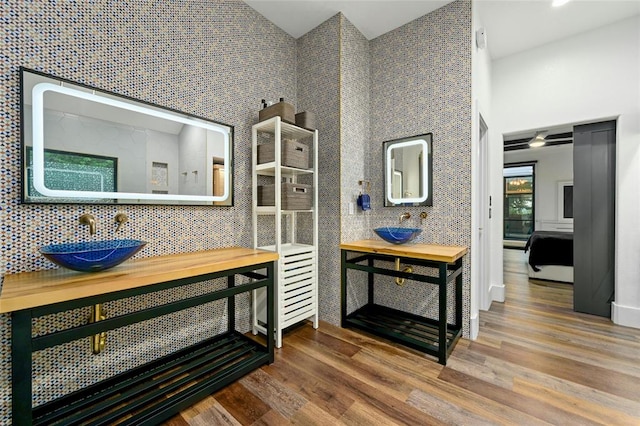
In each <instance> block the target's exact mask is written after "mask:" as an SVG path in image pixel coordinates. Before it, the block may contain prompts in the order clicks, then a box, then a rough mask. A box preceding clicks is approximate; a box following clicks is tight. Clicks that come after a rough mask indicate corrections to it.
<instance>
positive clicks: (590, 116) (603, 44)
mask: <svg viewBox="0 0 640 426" xmlns="http://www.w3.org/2000/svg"><path fill="white" fill-rule="evenodd" d="M492 71H493V75H492V84H493V92H492V101H493V102H492V117H493V125H494V129H495V130H496V131H498V132H499V134H505V133H515V132H517V131H523V130H532V129H544V128H546V127H550V126H554V125H560V124H566V123H584V122H593V121H599V120H602V119H608V118H617V119H618V131H617V145H616V150H617V154H616V161H617V164H616V284H615V287H616V288H615V292H616V293H615V302H614V304H613V312H612V319H613V321H614V322H616V323H619V324H623V325H629V326H634V327H638V328H640V283H639V281H640V262H638V256H639V255H640V203H638V201H637V200H638V192H639V190H638V183H639V182H640V16H636V17H633V18H629V19H626V20H623V21H620V22H617V23H614V24H612V25H607V26H604V27H601V28H599V29H597V30H594V31H591V32H588V33H584V34H580V35H578V36H575V37H571V38H567V39H564V40H562V41H559V42H556V43H552V44H548V45H545V46H542V47H539V48H535V49H531V50H529V51H526V52H522V53H519V54H516V55H512V56H509V57H506V58H503V59H500V60H497V61H495V62H494V63H493V64H492ZM501 143H502V141H501V140H495V139H494V140H492V144H493V146H495V148H496V149H495V150H494V152H493V154H492V158H494V160H493V161H497V160H498V157H500V161H501V159H502V153H500V154H498V153H497V151H498V149H497V148H498V146H501ZM493 184H494V185H496V184H497V182H496V183H493ZM496 201H499V202H500V203H502V198H501V197H500V198H496ZM501 207H502V206H500V208H498V206H496V208H495V209H494V212H495V213H497V214H496V216H495V219H496V220H497V219H498V216H500V218H499V220H500V221H501V220H502V210H501ZM501 234H502V233H501V231H499V230H493V231H492V241H494V242H495V241H497V240H499V241H501V240H502V235H501Z"/></svg>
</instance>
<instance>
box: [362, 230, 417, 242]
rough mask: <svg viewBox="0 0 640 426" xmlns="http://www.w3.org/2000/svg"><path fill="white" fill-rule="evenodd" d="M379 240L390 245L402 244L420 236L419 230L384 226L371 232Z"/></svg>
mask: <svg viewBox="0 0 640 426" xmlns="http://www.w3.org/2000/svg"><path fill="white" fill-rule="evenodd" d="M373 232H375V233H376V234H377V235H378V236H379V237H380V238H382V239H383V240H385V241H387V242H389V243H392V244H404V243H408V242H409V241H411V240H413V239H414V238H415V237H417V236H418V235H420V233H421V232H422V229H420V228H394V227H390V226H385V227H383V228H376V229H374V230H373Z"/></svg>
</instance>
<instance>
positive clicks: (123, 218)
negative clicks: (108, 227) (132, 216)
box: [115, 213, 129, 232]
mask: <svg viewBox="0 0 640 426" xmlns="http://www.w3.org/2000/svg"><path fill="white" fill-rule="evenodd" d="M128 220H129V216H127V214H126V213H118V214H116V217H115V222H116V223H117V224H118V227H117V228H116V232H118V231H119V230H120V228H122V225H124V224H125V223H126V222H127V221H128Z"/></svg>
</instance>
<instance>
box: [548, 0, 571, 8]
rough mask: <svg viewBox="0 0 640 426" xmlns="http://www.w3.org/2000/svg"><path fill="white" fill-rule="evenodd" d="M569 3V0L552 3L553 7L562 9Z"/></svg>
mask: <svg viewBox="0 0 640 426" xmlns="http://www.w3.org/2000/svg"><path fill="white" fill-rule="evenodd" d="M567 3H569V0H553V2H552V3H551V6H553V7H560V6H563V5H565V4H567Z"/></svg>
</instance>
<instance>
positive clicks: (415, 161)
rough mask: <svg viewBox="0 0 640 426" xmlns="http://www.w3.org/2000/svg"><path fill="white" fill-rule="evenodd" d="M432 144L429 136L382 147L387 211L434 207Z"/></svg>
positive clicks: (414, 137) (421, 136)
mask: <svg viewBox="0 0 640 426" xmlns="http://www.w3.org/2000/svg"><path fill="white" fill-rule="evenodd" d="M432 141H433V135H432V134H431V133H426V134H424V135H419V136H412V137H410V138H403V139H394V140H391V141H386V142H384V143H383V150H382V151H383V153H384V187H385V191H384V205H385V207H392V206H432V205H433V197H432V187H433V184H432V179H431V178H432V174H433V172H432V164H433V158H432V149H431V145H432Z"/></svg>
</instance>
